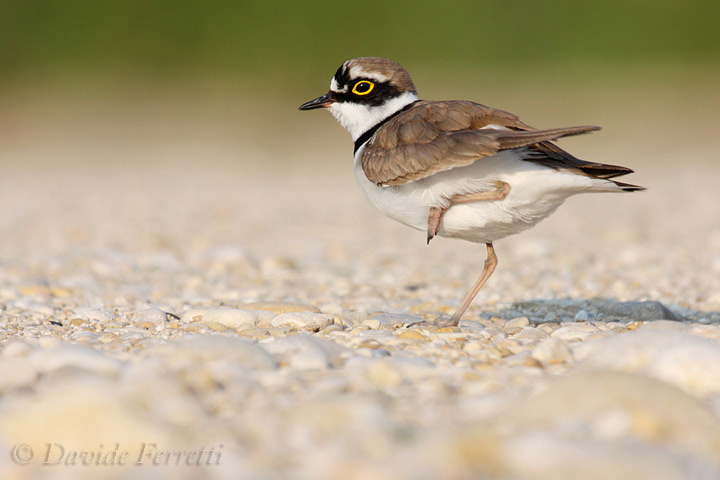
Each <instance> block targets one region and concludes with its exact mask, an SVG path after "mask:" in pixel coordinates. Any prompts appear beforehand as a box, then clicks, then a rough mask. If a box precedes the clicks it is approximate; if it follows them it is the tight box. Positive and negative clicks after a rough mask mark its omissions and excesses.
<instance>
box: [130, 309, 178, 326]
mask: <svg viewBox="0 0 720 480" xmlns="http://www.w3.org/2000/svg"><path fill="white" fill-rule="evenodd" d="M169 315H170V314H168V313H167V312H164V311H162V310H160V309H159V308H147V309H144V310H138V311H137V312H135V313H133V321H134V322H135V323H140V324H144V323H148V324H151V325H162V324H164V323H165V322H169V321H170V318H171V317H170V316H169Z"/></svg>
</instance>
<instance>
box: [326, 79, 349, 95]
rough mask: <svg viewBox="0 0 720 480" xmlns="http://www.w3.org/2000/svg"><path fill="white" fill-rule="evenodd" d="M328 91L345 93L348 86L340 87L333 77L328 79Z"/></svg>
mask: <svg viewBox="0 0 720 480" xmlns="http://www.w3.org/2000/svg"><path fill="white" fill-rule="evenodd" d="M330 91H331V92H337V93H345V92H347V91H348V86H347V85H345V86H344V87H343V88H340V85H338V83H337V80H335V77H333V78H332V80H330Z"/></svg>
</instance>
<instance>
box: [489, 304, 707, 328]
mask: <svg viewBox="0 0 720 480" xmlns="http://www.w3.org/2000/svg"><path fill="white" fill-rule="evenodd" d="M480 316H481V317H483V318H490V317H500V318H503V319H507V320H509V319H512V318H517V317H527V318H528V319H529V320H530V323H531V324H533V325H538V324H541V323H560V322H571V321H576V322H584V321H601V322H634V321H653V320H669V321H675V322H688V323H702V324H711V323H714V324H717V323H720V312H707V311H697V310H690V309H687V308H684V307H681V306H679V305H673V306H672V308H668V307H667V306H665V305H663V304H662V303H660V302H657V301H630V302H620V301H617V300H614V299H592V300H576V299H554V300H530V301H526V302H518V303H513V304H510V305H506V306H504V308H501V309H499V310H496V311H487V312H485V313H483V314H481V315H480Z"/></svg>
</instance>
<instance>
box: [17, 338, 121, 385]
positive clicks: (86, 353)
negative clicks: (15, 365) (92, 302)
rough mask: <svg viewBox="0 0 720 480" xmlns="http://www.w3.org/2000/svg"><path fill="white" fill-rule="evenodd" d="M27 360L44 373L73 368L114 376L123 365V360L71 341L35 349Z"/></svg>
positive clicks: (54, 372)
mask: <svg viewBox="0 0 720 480" xmlns="http://www.w3.org/2000/svg"><path fill="white" fill-rule="evenodd" d="M87 333H90V332H87ZM28 361H29V362H30V363H31V364H32V365H33V366H34V367H35V368H36V369H37V370H38V371H40V372H42V373H44V374H56V373H58V372H60V371H61V370H66V369H73V370H85V371H88V372H91V373H95V374H98V375H102V376H106V377H114V376H116V375H118V374H119V373H120V371H121V369H122V367H123V362H121V361H119V360H116V359H114V358H111V357H109V356H107V355H105V354H104V353H103V352H101V351H100V350H96V349H94V348H90V347H85V346H82V345H77V344H72V343H62V344H60V345H58V346H57V347H55V348H51V349H39V350H35V351H34V352H32V353H31V354H30V357H29V358H28Z"/></svg>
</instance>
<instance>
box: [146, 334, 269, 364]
mask: <svg viewBox="0 0 720 480" xmlns="http://www.w3.org/2000/svg"><path fill="white" fill-rule="evenodd" d="M147 354H148V355H153V354H159V355H162V356H167V357H168V358H169V361H172V362H178V361H180V359H184V360H186V361H190V362H193V363H203V362H211V361H220V362H226V363H231V364H234V365H237V366H240V367H243V368H249V369H255V370H271V369H274V368H275V367H276V365H275V361H274V360H273V358H272V356H271V355H270V354H269V353H268V351H267V350H265V349H264V348H263V347H261V346H260V345H258V344H256V343H253V342H251V341H249V340H246V339H244V338H238V337H224V336H220V335H199V334H198V335H186V336H184V337H181V338H180V339H177V340H171V341H168V342H167V343H165V344H163V345H159V346H156V347H153V348H152V349H149V350H148V352H147Z"/></svg>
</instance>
